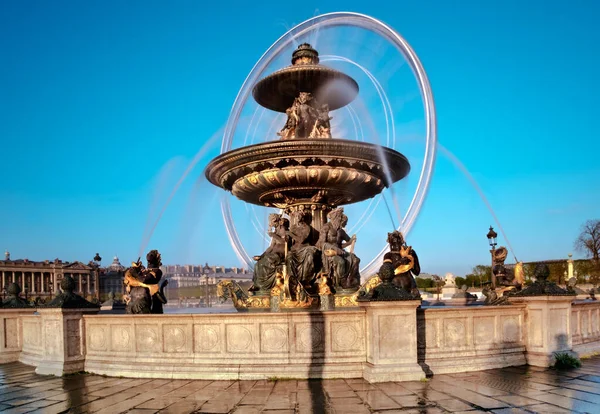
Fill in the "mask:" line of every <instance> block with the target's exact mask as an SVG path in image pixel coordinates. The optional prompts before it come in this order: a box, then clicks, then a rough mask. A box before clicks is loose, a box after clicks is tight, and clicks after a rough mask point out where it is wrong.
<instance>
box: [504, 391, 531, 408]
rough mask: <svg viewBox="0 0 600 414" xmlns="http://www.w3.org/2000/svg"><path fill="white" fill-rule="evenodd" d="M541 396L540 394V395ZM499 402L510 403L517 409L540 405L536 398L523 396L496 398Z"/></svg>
mask: <svg viewBox="0 0 600 414" xmlns="http://www.w3.org/2000/svg"><path fill="white" fill-rule="evenodd" d="M538 395H540V394H538ZM495 398H496V399H497V400H500V401H504V402H507V403H509V404H510V405H514V406H515V407H521V406H523V405H533V404H539V403H540V402H539V400H536V399H535V397H533V398H527V397H523V396H521V395H499V396H496V397H495Z"/></svg>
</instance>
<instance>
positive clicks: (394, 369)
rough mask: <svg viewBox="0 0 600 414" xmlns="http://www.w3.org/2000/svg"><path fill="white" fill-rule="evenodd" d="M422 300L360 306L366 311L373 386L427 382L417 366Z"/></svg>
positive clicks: (369, 373) (368, 373) (369, 378)
mask: <svg viewBox="0 0 600 414" xmlns="http://www.w3.org/2000/svg"><path fill="white" fill-rule="evenodd" d="M420 304H421V301H420V300H403V301H381V302H359V306H360V307H362V308H364V309H365V310H366V329H367V332H366V333H367V362H366V364H365V367H364V371H363V376H364V378H365V379H366V380H367V381H369V382H387V381H416V380H420V379H423V378H425V372H423V369H422V368H421V366H419V364H418V363H417V307H418V306H419V305H420Z"/></svg>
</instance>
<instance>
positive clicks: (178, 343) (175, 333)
mask: <svg viewBox="0 0 600 414" xmlns="http://www.w3.org/2000/svg"><path fill="white" fill-rule="evenodd" d="M163 332H164V335H163V338H164V341H165V352H185V348H186V347H185V345H186V342H187V335H186V334H185V326H166V325H163Z"/></svg>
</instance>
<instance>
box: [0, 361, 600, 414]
mask: <svg viewBox="0 0 600 414" xmlns="http://www.w3.org/2000/svg"><path fill="white" fill-rule="evenodd" d="M599 371H600V357H592V358H591V359H585V360H584V361H583V366H582V368H579V369H575V370H570V371H556V370H553V369H549V368H538V367H527V366H521V367H511V368H502V369H496V370H486V371H480V372H473V373H460V374H442V375H435V376H434V377H433V378H431V379H429V380H427V381H409V382H402V383H397V382H384V383H379V384H369V383H368V382H367V381H365V380H363V379H346V380H344V379H334V380H298V381H296V380H280V381H268V380H266V381H265V380H260V381H203V380H163V379H154V380H152V379H131V378H106V377H102V376H98V375H90V374H75V375H70V376H66V377H63V378H57V377H52V376H41V375H37V374H35V372H34V368H33V367H30V366H27V365H24V364H22V363H19V362H13V363H9V364H4V365H0V384H2V385H0V411H1V412H3V413H44V414H55V413H62V412H70V413H103V414H104V413H106V414H118V413H138V414H139V413H149V414H150V413H177V414H180V413H192V412H195V413H196V412H197V413H232V414H250V413H252V414H254V413H265V414H296V413H297V414H303V413H306V414H308V413H315V414H316V413H327V414H329V413H331V414H347V413H352V414H355V413H356V414H363V413H364V414H369V413H379V414H395V413H407V414H408V413H422V414H425V413H430V414H433V413H448V412H454V413H468V414H474V413H480V412H492V413H498V414H499V413H596V412H598V407H599V405H598V404H599V403H600V377H599V376H598V375H597V373H598V372H599Z"/></svg>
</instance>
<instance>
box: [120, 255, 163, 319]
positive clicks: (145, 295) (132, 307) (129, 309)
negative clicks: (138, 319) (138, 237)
mask: <svg viewBox="0 0 600 414" xmlns="http://www.w3.org/2000/svg"><path fill="white" fill-rule="evenodd" d="M123 283H124V284H125V292H126V295H125V296H124V298H125V303H126V305H127V306H126V308H125V313H128V314H144V313H150V312H151V310H152V295H151V293H150V288H151V287H150V285H147V284H146V283H144V265H143V264H142V261H141V260H140V259H138V260H137V262H132V263H131V267H129V268H128V269H127V270H126V271H125V277H124V280H123ZM152 287H153V288H154V287H156V288H158V285H152ZM156 291H158V289H156Z"/></svg>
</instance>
